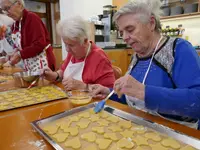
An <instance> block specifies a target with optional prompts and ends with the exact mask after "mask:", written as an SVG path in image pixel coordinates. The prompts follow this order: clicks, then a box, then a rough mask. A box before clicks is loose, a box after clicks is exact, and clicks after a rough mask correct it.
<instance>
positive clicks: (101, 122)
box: [97, 119, 109, 126]
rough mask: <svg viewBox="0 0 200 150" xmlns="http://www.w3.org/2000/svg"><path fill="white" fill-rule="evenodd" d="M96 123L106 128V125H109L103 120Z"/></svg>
mask: <svg viewBox="0 0 200 150" xmlns="http://www.w3.org/2000/svg"><path fill="white" fill-rule="evenodd" d="M97 123H98V124H99V125H100V126H108V125H109V122H108V121H106V120H103V119H101V120H98V122H97Z"/></svg>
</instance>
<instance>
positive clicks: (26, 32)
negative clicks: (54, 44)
mask: <svg viewBox="0 0 200 150" xmlns="http://www.w3.org/2000/svg"><path fill="white" fill-rule="evenodd" d="M46 36H47V35H46V29H45V26H44V24H43V23H42V21H41V19H40V18H39V17H38V16H36V15H35V14H29V15H28V16H27V17H26V20H25V24H24V26H22V40H23V41H22V43H23V44H22V45H23V46H22V50H21V51H20V53H21V57H22V59H26V58H30V57H34V56H36V55H38V54H39V53H41V52H42V51H43V49H44V48H45V47H46V46H47V45H48V44H49V43H48V42H47V41H46ZM29 43H30V44H29Z"/></svg>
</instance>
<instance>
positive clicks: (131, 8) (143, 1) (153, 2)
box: [113, 0, 162, 31]
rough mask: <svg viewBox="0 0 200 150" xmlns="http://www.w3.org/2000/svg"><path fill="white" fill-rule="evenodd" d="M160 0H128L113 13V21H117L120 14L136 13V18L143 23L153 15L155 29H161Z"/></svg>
mask: <svg viewBox="0 0 200 150" xmlns="http://www.w3.org/2000/svg"><path fill="white" fill-rule="evenodd" d="M160 7H161V1H160V0H130V1H129V2H128V3H127V4H125V5H124V6H122V7H121V8H120V9H119V10H118V11H117V12H116V13H115V15H114V17H113V21H114V22H116V23H117V20H118V19H119V17H120V16H122V15H125V14H129V13H133V14H136V15H138V18H139V19H140V21H141V22H143V23H148V22H149V20H150V17H151V15H153V16H154V17H155V22H156V27H155V30H156V31H159V30H160V29H161V24H160V15H161V14H162V10H161V9H160Z"/></svg>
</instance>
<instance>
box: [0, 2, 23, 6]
mask: <svg viewBox="0 0 200 150" xmlns="http://www.w3.org/2000/svg"><path fill="white" fill-rule="evenodd" d="M1 1H2V2H1V3H3V2H5V1H9V2H11V3H14V2H16V1H18V2H20V3H21V4H22V5H23V6H24V7H25V3H24V0H1Z"/></svg>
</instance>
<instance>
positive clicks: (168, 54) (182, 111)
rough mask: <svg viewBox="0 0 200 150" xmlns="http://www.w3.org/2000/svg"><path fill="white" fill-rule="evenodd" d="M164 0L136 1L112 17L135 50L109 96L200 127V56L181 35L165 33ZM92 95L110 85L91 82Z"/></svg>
mask: <svg viewBox="0 0 200 150" xmlns="http://www.w3.org/2000/svg"><path fill="white" fill-rule="evenodd" d="M160 6H161V5H160V0H142V1H141V0H133V1H131V2H129V3H127V4H126V5H124V6H123V7H122V8H121V9H120V10H119V11H118V12H117V13H116V14H115V16H114V20H115V23H116V24H117V26H118V29H119V31H120V33H121V35H122V36H123V39H124V41H125V42H126V43H127V44H129V45H130V46H131V47H132V48H133V50H134V52H135V55H134V56H133V58H132V62H131V64H130V67H129V70H128V72H127V75H125V76H124V77H121V78H120V79H118V80H117V81H116V82H115V84H114V90H115V92H116V93H118V94H119V95H122V94H123V95H122V97H121V98H118V97H117V96H116V95H113V96H112V97H111V99H113V100H115V101H119V102H121V103H127V104H128V105H129V106H130V107H136V108H138V109H141V110H144V111H148V112H150V113H153V114H155V115H160V116H162V117H165V118H167V119H173V120H174V121H177V122H179V123H182V124H185V125H188V126H190V127H195V128H196V127H197V123H198V119H200V113H199V112H200V59H199V57H198V55H197V52H196V51H195V49H194V48H193V46H192V45H191V44H190V43H189V42H188V41H186V40H183V39H181V38H172V37H164V36H161V33H160V20H159V18H160V16H159V14H160ZM90 88H91V90H92V92H93V94H94V96H96V97H99V98H104V97H105V96H107V95H108V94H109V92H110V89H108V88H106V87H103V86H100V85H92V86H91V87H90Z"/></svg>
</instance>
